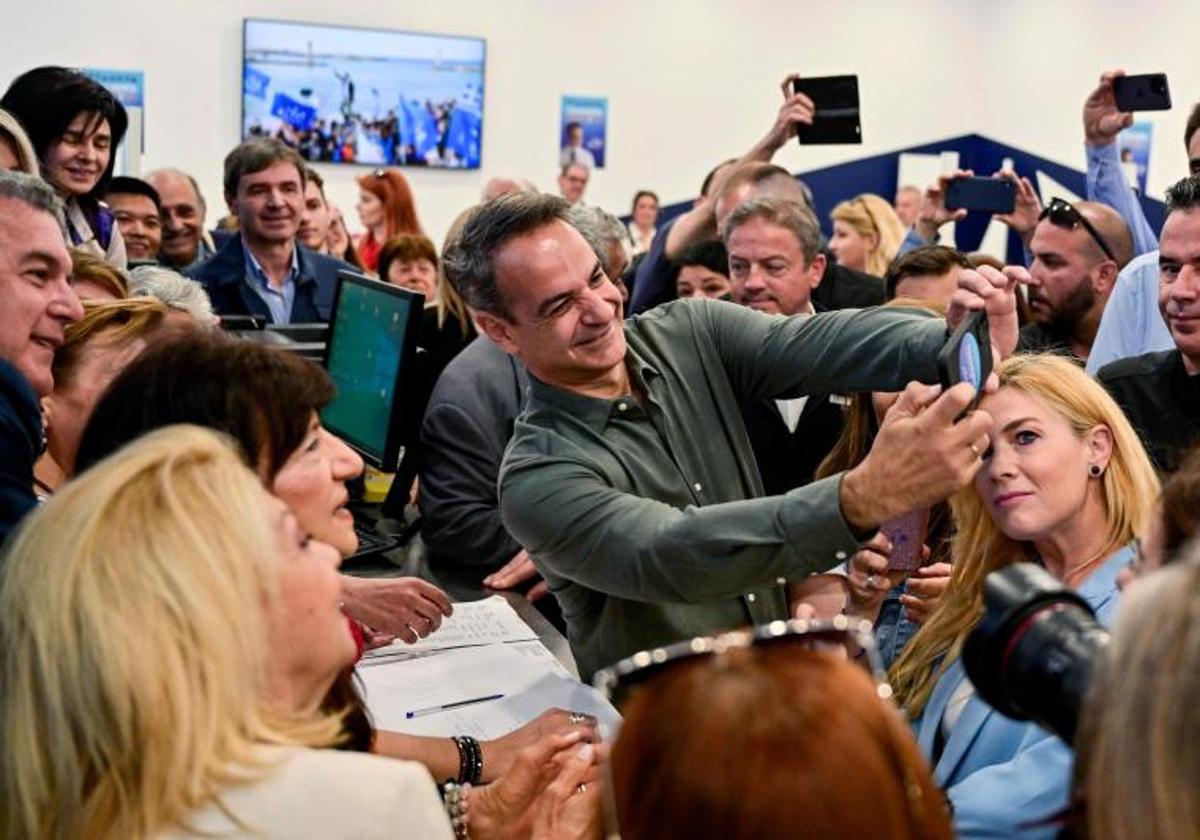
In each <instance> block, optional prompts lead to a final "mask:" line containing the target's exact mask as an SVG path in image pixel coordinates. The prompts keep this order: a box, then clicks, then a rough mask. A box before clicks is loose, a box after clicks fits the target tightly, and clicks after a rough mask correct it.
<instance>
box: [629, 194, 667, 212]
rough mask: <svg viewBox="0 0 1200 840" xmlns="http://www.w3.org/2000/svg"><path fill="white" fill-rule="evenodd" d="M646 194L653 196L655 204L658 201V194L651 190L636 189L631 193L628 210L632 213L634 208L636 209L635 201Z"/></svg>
mask: <svg viewBox="0 0 1200 840" xmlns="http://www.w3.org/2000/svg"><path fill="white" fill-rule="evenodd" d="M646 196H649V197H650V198H653V199H654V203H655V204H659V203H660V202H659V200H658V194H657V193H655V192H654V191H653V190H638V191H637V192H635V193H634V194H633V204H631V205H629V212H630V213H632V212H633V211H634V210H637V203H638V202H639V201H641V200H642V199H643V198H645V197H646Z"/></svg>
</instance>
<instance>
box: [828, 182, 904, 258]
mask: <svg viewBox="0 0 1200 840" xmlns="http://www.w3.org/2000/svg"><path fill="white" fill-rule="evenodd" d="M830 216H831V217H832V218H833V236H832V237H830V239H829V250H831V251H833V254H834V256H835V257H837V261H838V265H841V266H845V267H846V268H849V269H853V270H854V271H865V272H866V273H867V274H873V275H875V276H876V277H883V276H884V275H886V274H887V270H888V266H889V265H891V264H892V260H894V259H895V258H896V253H897V252H898V251H899V250H900V243H901V242H903V241H904V225H903V223H901V221H900V217H899V216H897V215H896V211H895V210H894V209H893V208H892V205H891V204H889V203H888V202H887V199H885V198H883V197H881V196H878V195H875V194H874V193H863V194H862V195H858V196H855V197H854V198H852V199H850V200H849V201H843V202H842V203H841V204H839V205H837V206H836V207H834V208H833V212H832V213H831V214H830Z"/></svg>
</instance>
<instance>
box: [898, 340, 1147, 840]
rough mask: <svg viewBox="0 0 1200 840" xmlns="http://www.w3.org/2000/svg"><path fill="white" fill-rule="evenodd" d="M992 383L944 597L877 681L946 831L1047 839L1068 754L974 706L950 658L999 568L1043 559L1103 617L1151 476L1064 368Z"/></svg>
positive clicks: (1053, 362)
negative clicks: (938, 791) (922, 765)
mask: <svg viewBox="0 0 1200 840" xmlns="http://www.w3.org/2000/svg"><path fill="white" fill-rule="evenodd" d="M997 373H998V374H999V378H1000V388H999V390H998V391H997V392H996V393H994V394H991V395H989V396H986V397H985V398H984V399H983V401H982V402H981V404H980V408H981V410H983V411H986V412H987V413H988V414H989V415H991V417H992V420H993V426H992V431H991V432H990V445H989V447H988V449H987V451H986V452H983V453H981V454H982V458H983V466H982V468H981V469H980V471H979V473H978V474H977V475H976V478H975V481H974V484H973V486H971V487H968V488H966V489H964V490H962V491H960V492H959V493H958V494H956V495H955V496H953V497H952V498H951V508H952V511H953V514H954V519H955V522H956V524H957V532H956V534H955V537H954V542H953V549H952V554H953V557H954V568H953V572H952V574H951V582H950V587H949V589H948V590H947V592H946V594H945V595H944V596H943V598H942V600H941V603H940V604H939V605H938V607H937V608H936V609H935V611H934V613H933V614H932V616H931V617H930V618H929V619H928V620H927V621H926V623H925V624H924V626H923V627H922V628H921V629H920V631H918V633H917V635H916V636H915V637H914V638H913V639H912V641H911V642H910V643H909V645H908V647H907V648H906V649H905V651H904V653H903V655H902V656H901V658H900V659H899V660H898V661H897V662H896V664H895V665H894V666H893V668H892V671H891V674H890V679H891V682H892V684H893V686H894V687H895V689H896V693H897V698H898V700H899V701H900V702H901V704H902V705H903V707H904V709H905V711H906V712H907V713H908V715H909V716H910V717H911V718H912V719H913V720H914V721H915V723H914V726H915V728H916V731H917V738H918V742H919V743H920V746H921V748H922V750H923V752H924V753H925V755H926V756H927V757H928V758H929V759H930V761H931V763H932V764H933V765H934V776H935V779H936V781H937V782H938V783H939V784H940V785H942V786H943V787H945V788H946V790H947V794H948V796H949V798H950V801H951V803H952V804H953V805H954V809H955V828H956V830H957V832H958V833H959V834H961V835H967V836H969V835H974V834H989V835H995V836H1012V835H1017V834H1020V835H1021V836H1039V835H1042V836H1053V834H1054V833H1055V827H1053V826H1047V825H1037V826H1034V825H1032V824H1033V823H1037V822H1038V821H1039V820H1042V819H1044V818H1047V817H1050V816H1052V815H1054V814H1055V813H1057V812H1060V811H1061V810H1062V809H1064V808H1065V806H1066V804H1067V791H1068V787H1069V778H1070V765H1071V750H1070V748H1069V747H1068V746H1067V745H1066V744H1064V743H1063V742H1062V741H1060V740H1059V739H1057V738H1056V737H1054V736H1052V735H1050V734H1049V733H1047V732H1045V731H1044V730H1041V729H1039V728H1038V727H1037V726H1036V725H1034V724H1031V723H1020V722H1017V721H1013V720H1009V719H1008V718H1005V717H1003V716H1002V715H1001V714H1000V713H999V712H996V711H995V710H993V709H992V708H991V707H990V706H988V705H987V704H986V703H984V702H983V701H982V700H981V699H979V698H978V697H977V696H975V694H974V690H973V688H972V687H971V684H970V682H969V681H968V680H967V678H966V674H965V672H964V670H963V666H962V663H961V661H960V659H959V654H960V652H961V650H962V645H963V641H964V640H965V639H966V637H967V635H968V634H969V633H970V631H971V630H972V629H973V628H974V627H975V625H976V624H977V623H978V621H979V619H980V617H981V615H982V612H983V581H984V578H985V577H986V576H987V575H988V573H990V572H992V571H995V570H996V569H999V568H1002V567H1004V566H1007V565H1009V564H1011V563H1016V562H1021V561H1029V560H1032V561H1035V562H1040V563H1042V565H1044V566H1045V568H1046V569H1047V570H1048V571H1050V572H1051V573H1053V574H1054V575H1055V577H1057V578H1058V579H1059V580H1061V581H1063V582H1064V583H1065V584H1067V585H1068V586H1071V587H1072V588H1074V589H1076V590H1077V591H1078V593H1079V594H1080V595H1081V596H1083V597H1084V599H1085V600H1087V601H1088V602H1089V603H1090V604H1091V606H1092V608H1093V609H1095V610H1096V612H1097V614H1098V615H1099V617H1100V618H1101V620H1107V619H1108V618H1110V617H1111V615H1112V613H1113V610H1114V609H1115V606H1116V601H1117V595H1118V590H1117V575H1118V573H1119V572H1120V571H1121V569H1123V568H1124V567H1125V566H1127V565H1128V564H1129V562H1130V561H1131V560H1132V559H1133V556H1134V544H1133V541H1134V538H1135V537H1136V536H1137V535H1138V534H1139V533H1141V531H1142V529H1143V528H1144V527H1145V525H1146V524H1147V521H1148V519H1149V517H1150V516H1151V514H1152V512H1153V506H1154V503H1155V500H1156V499H1157V497H1158V480H1157V478H1156V476H1155V473H1154V469H1153V467H1152V466H1151V465H1150V460H1149V458H1148V457H1147V455H1146V452H1145V449H1144V448H1143V447H1142V444H1141V442H1140V441H1139V440H1138V438H1137V435H1136V433H1135V432H1134V431H1133V428H1132V427H1131V426H1130V425H1129V422H1128V421H1127V420H1126V419H1125V416H1124V415H1123V414H1122V413H1121V410H1120V408H1118V407H1117V405H1116V403H1114V402H1113V400H1112V399H1111V398H1110V397H1109V396H1108V394H1107V393H1105V391H1104V389H1103V388H1101V387H1100V386H1099V385H1098V384H1097V383H1096V382H1094V381H1093V380H1092V379H1091V378H1090V377H1088V376H1087V375H1086V374H1085V373H1084V372H1083V371H1082V370H1081V369H1080V368H1078V367H1076V366H1075V365H1074V364H1072V363H1071V362H1069V361H1067V360H1065V359H1062V358H1059V357H1056V356H1049V355H1039V356H1014V357H1012V358H1009V359H1007V360H1005V361H1004V362H1002V363H1001V364H1000V365H999V366H998V367H997Z"/></svg>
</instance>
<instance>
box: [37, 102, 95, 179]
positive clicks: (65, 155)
mask: <svg viewBox="0 0 1200 840" xmlns="http://www.w3.org/2000/svg"><path fill="white" fill-rule="evenodd" d="M97 117H98V115H97V114H89V113H86V112H84V113H80V114H76V115H75V119H73V120H71V123H70V125H68V126H67V130H66V131H64V132H63V136H62V137H60V138H59V140H58V142H56V143H54V144H52V145H51V146H50V148H49V149H48V150H47V151H46V157H45V159H44V160H43V161H42V174H43V175H44V177H45V178H46V180H47V181H48V182H49V183H50V184H51V185H52V186H54V187H55V188H57V189H58V191H59V192H60V193H62V194H63V195H73V196H82V195H87V194H88V193H90V192H91V191H92V190H94V189H95V188H96V184H98V183H99V182H100V178H101V177H102V176H103V175H104V170H106V169H107V168H108V161H109V158H110V157H111V156H112V129H111V128H109V125H108V120H106V119H104V118H102V117H101V118H99V119H97Z"/></svg>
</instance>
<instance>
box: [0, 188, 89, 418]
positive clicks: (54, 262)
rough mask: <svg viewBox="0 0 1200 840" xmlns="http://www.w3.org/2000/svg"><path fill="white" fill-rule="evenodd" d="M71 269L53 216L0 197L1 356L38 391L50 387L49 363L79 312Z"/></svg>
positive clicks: (79, 314) (80, 307) (40, 391)
mask: <svg viewBox="0 0 1200 840" xmlns="http://www.w3.org/2000/svg"><path fill="white" fill-rule="evenodd" d="M70 272H71V257H70V255H69V254H68V253H67V246H66V244H65V243H64V242H63V235H62V231H61V230H60V229H59V227H58V222H56V221H55V219H54V217H53V216H52V215H50V213H48V212H46V211H44V210H37V209H35V208H33V207H30V206H29V205H28V204H25V203H24V202H22V201H17V200H15V199H11V198H0V359H4V360H6V361H8V362H10V363H12V364H13V365H15V366H16V367H17V369H18V370H20V371H21V373H22V374H24V376H25V378H26V379H28V380H29V384H30V385H32V386H33V390H34V392H35V393H37V394H38V395H39V396H45V395H46V394H49V393H50V391H51V390H52V389H53V388H54V375H53V373H52V371H51V365H52V364H53V362H54V351H55V348H58V347H61V346H62V343H63V330H64V329H65V328H66V326H67V324H70V323H72V322H74V321H78V320H79V319H80V318H82V317H83V307H82V305H81V304H80V303H79V298H78V297H76V296H75V290H74V289H73V288H72V287H71V283H70Z"/></svg>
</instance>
